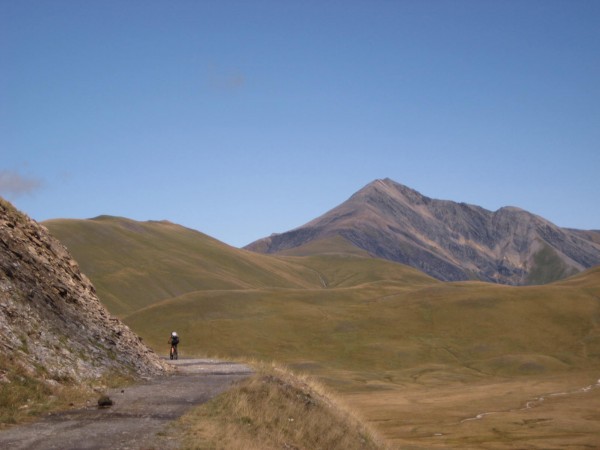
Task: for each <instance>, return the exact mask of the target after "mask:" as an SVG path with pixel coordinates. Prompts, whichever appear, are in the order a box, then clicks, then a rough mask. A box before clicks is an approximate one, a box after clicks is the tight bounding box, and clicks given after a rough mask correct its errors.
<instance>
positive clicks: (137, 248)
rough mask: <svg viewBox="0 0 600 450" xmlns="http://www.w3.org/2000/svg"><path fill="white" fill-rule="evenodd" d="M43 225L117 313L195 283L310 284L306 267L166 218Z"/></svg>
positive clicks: (216, 286)
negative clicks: (70, 253) (171, 221)
mask: <svg viewBox="0 0 600 450" xmlns="http://www.w3.org/2000/svg"><path fill="white" fill-rule="evenodd" d="M44 225H45V226H46V227H47V228H48V229H49V230H50V231H51V232H52V234H53V235H54V236H56V237H57V238H58V239H60V240H61V241H62V242H63V243H64V244H65V245H66V246H67V247H68V248H69V250H70V251H71V252H72V254H73V255H75V257H76V259H77V261H78V262H79V264H80V266H81V268H82V271H83V272H84V273H85V274H87V275H88V276H89V277H90V278H91V279H92V281H93V282H94V285H95V286H96V289H97V290H98V294H99V296H100V298H101V299H102V301H103V302H104V303H105V304H106V306H107V307H108V308H109V310H110V311H111V312H112V313H113V314H116V315H119V316H122V315H125V314H129V313H131V312H134V311H136V310H138V309H140V308H144V307H146V306H148V305H151V304H152V303H154V302H157V301H162V300H166V299H170V298H173V297H177V296H179V295H183V294H186V293H188V292H193V291H196V290H222V289H256V288H262V287H271V286H275V287H296V288H305V287H306V288H310V287H314V286H318V285H319V284H320V280H319V278H318V276H317V274H316V273H315V272H314V271H311V270H309V269H305V268H304V267H302V266H298V265H295V264H293V263H289V262H286V261H284V260H282V259H276V258H270V257H266V256H262V255H255V254H253V253H251V252H246V251H242V250H238V249H235V248H233V247H230V246H227V245H226V244H223V243H222V242H219V241H217V240H215V239H213V238H211V237H209V236H207V235H205V234H202V233H200V232H198V231H194V230H191V229H188V228H184V227H182V226H179V225H175V224H172V223H169V222H136V221H133V220H129V219H124V218H117V217H109V216H102V217H98V218H96V219H91V220H51V221H47V222H45V223H44Z"/></svg>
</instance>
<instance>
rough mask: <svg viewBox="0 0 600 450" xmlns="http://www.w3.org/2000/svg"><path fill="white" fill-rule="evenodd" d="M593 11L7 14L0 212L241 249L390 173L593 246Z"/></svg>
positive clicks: (21, 10) (275, 4)
mask: <svg viewBox="0 0 600 450" xmlns="http://www.w3.org/2000/svg"><path fill="white" fill-rule="evenodd" d="M599 23H600V2H598V1H594V0H590V1H577V0H564V1H553V0H540V1H528V0H522V1H516V0H515V1H510V0H506V1H499V0H498V1H488V0H473V1H460V0H447V1H441V0H439V1H438V0H414V1H384V0H380V1H376V0H375V1H372V0H371V1H367V0H364V1H352V0H345V1H341V0H339V1H337V0H329V1H327V0H320V1H310V0H309V1H292V0H290V1H281V0H278V1H275V0H271V1H267V0H264V1H263V0H258V1H248V0H246V1H226V0H225V1H200V0H194V1H183V0H169V1H166V0H165V1H152V0H144V1H121V0H119V1H111V0H106V1H104V0H103V1H85V2H82V1H75V0H72V1H61V0H54V1H27V0H22V1H18V2H16V1H10V0H0V61H1V64H0V195H2V196H3V197H5V198H6V199H8V200H9V201H11V202H12V203H13V204H15V205H16V206H17V207H18V208H19V209H21V210H22V211H24V212H25V213H27V214H29V215H30V216H31V217H33V218H34V219H36V220H39V221H43V220H46V219H51V218H90V217H94V216H97V215H101V214H110V215H118V216H124V217H129V218H132V219H136V220H162V219H167V220H170V221H172V222H176V223H179V224H182V225H185V226H187V227H190V228H194V229H197V230H200V231H202V232H204V233H207V234H209V235H211V236H213V237H215V238H217V239H219V240H221V241H223V242H226V243H228V244H231V245H234V246H243V245H246V244H248V243H250V242H251V241H253V240H255V239H258V238H261V237H264V236H267V235H269V234H271V233H273V232H283V231H287V230H289V229H291V228H295V227H296V226H300V225H302V224H304V223H306V222H308V221H310V220H312V219H313V218H315V217H317V216H319V215H321V214H323V213H325V212H326V211H328V210H329V209H331V208H333V207H335V206H337V205H338V204H340V203H341V202H343V201H344V200H346V199H347V198H348V197H350V195H352V194H353V193H354V192H355V191H357V190H359V189H360V188H362V187H363V186H364V185H366V184H367V183H369V182H371V181H373V180H375V179H378V178H386V177H389V178H392V179H393V180H395V181H397V182H400V183H402V184H405V185H407V186H410V187H412V188H414V189H416V190H418V191H420V192H421V193H423V194H424V195H427V196H429V197H433V198H441V199H449V200H455V201H459V202H466V203H472V204H477V205H480V206H483V207H484V208H487V209H490V210H496V209H498V208H500V207H502V206H507V205H512V206H519V207H521V208H524V209H526V210H529V211H531V212H533V213H535V214H539V215H541V216H543V217H545V218H547V219H549V220H550V221H552V222H554V223H556V224H557V225H559V226H564V227H574V228H582V229H600V207H599V204H600V203H599V200H598V199H599V194H600V176H599V174H598V172H599V169H600V26H598V24H599Z"/></svg>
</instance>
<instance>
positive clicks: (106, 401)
mask: <svg viewBox="0 0 600 450" xmlns="http://www.w3.org/2000/svg"><path fill="white" fill-rule="evenodd" d="M112 405H113V401H112V400H111V399H110V397H109V396H108V395H103V396H102V397H100V398H99V399H98V408H110V407H111V406H112Z"/></svg>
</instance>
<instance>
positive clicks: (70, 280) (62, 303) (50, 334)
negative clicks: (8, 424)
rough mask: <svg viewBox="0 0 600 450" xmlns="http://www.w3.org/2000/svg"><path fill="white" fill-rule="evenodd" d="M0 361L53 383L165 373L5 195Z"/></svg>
mask: <svg viewBox="0 0 600 450" xmlns="http://www.w3.org/2000/svg"><path fill="white" fill-rule="evenodd" d="M0 359H1V360H2V361H3V365H4V366H5V367H6V365H7V364H9V365H11V366H15V365H18V366H21V367H22V368H23V369H24V370H25V371H26V372H27V373H28V374H29V375H31V376H34V377H36V378H39V379H43V380H46V381H48V382H51V383H70V382H79V381H82V380H84V379H95V378H98V377H101V376H102V375H105V374H108V373H110V372H118V373H123V374H129V375H152V374H158V373H161V372H163V371H165V370H167V369H166V365H165V364H164V363H163V362H162V361H161V360H160V359H159V357H158V356H157V355H156V354H155V353H154V352H153V351H152V350H150V349H149V348H148V347H147V346H146V345H145V344H144V343H143V342H142V341H141V339H140V338H139V337H138V336H136V335H135V334H134V333H133V332H132V331H131V330H130V329H129V328H128V327H127V326H126V325H125V324H123V323H122V322H121V321H120V320H119V319H117V318H114V317H111V316H110V314H109V313H108V311H107V310H106V309H105V307H104V306H103V305H102V304H101V303H100V301H99V299H98V297H97V295H96V293H95V289H94V286H93V285H92V284H91V282H90V281H89V280H88V278H87V277H86V276H85V275H84V274H82V273H81V271H80V270H79V266H78V265H77V263H76V262H75V261H74V260H73V258H72V257H71V255H70V254H69V252H68V251H67V249H66V248H65V247H64V246H63V245H62V244H61V243H60V242H59V241H58V240H56V239H54V238H53V237H52V236H51V235H50V234H49V232H48V230H47V229H46V228H45V227H43V226H42V225H40V224H38V223H37V222H35V221H33V220H32V219H30V218H29V217H27V216H26V215H24V214H22V213H20V212H19V211H17V210H16V209H15V208H14V207H13V206H12V205H11V204H10V203H8V202H7V201H5V200H3V199H2V198H0ZM0 369H1V368H0ZM1 375H2V374H1V373H0V378H1Z"/></svg>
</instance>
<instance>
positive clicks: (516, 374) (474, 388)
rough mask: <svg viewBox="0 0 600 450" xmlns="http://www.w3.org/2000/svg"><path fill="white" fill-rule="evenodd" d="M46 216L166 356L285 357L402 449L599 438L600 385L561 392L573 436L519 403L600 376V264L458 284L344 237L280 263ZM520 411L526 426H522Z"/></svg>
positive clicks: (152, 225) (166, 235)
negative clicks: (552, 275) (552, 278)
mask: <svg viewBox="0 0 600 450" xmlns="http://www.w3.org/2000/svg"><path fill="white" fill-rule="evenodd" d="M45 225H46V226H48V228H50V230H51V231H52V233H53V234H55V235H56V236H58V237H59V238H60V239H61V240H62V241H63V242H64V243H65V244H66V245H67V246H68V247H69V249H70V250H71V252H72V253H73V254H74V255H75V257H76V259H77V260H78V261H79V262H80V264H81V266H82V270H83V271H84V272H85V273H87V274H88V275H89V276H90V278H91V279H92V281H93V282H94V284H95V285H96V287H97V290H98V293H99V297H100V298H101V299H102V300H103V301H104V302H105V303H106V304H107V306H108V307H109V309H110V310H111V311H112V312H113V313H117V314H119V315H120V316H121V317H122V318H123V319H124V321H125V322H126V323H127V324H128V325H130V326H131V327H132V329H133V330H134V331H136V332H137V333H138V334H140V335H141V336H142V337H143V338H144V340H145V342H147V343H148V344H149V345H150V346H151V347H153V348H154V349H155V350H157V351H159V352H162V353H166V352H167V349H168V348H167V347H168V346H167V344H166V340H167V337H168V334H169V333H170V332H171V331H172V330H177V331H178V332H179V333H180V335H181V336H182V344H181V348H180V349H181V354H183V355H184V356H186V355H188V356H191V355H209V356H221V357H226V358H238V357H244V358H246V357H252V358H256V359H259V360H265V361H270V360H276V361H279V362H281V363H285V364H287V365H288V366H290V367H291V368H292V369H294V370H297V371H304V372H308V373H310V374H312V375H315V376H317V377H319V379H321V380H322V381H323V382H325V383H326V384H327V385H329V386H330V387H331V388H333V389H335V390H336V391H337V392H338V393H341V394H343V396H344V398H345V399H346V400H347V401H348V402H349V403H350V404H351V405H352V406H353V407H354V408H355V409H356V410H357V411H358V412H359V413H360V414H362V415H363V417H365V419H366V420H368V421H370V422H372V423H373V424H375V425H376V427H377V428H378V429H379V430H380V431H382V432H383V433H384V435H385V436H386V437H387V438H388V439H389V442H390V443H392V444H394V445H396V444H397V445H399V446H403V445H413V446H415V445H416V447H415V448H434V447H435V446H437V444H436V442H439V443H440V445H442V446H446V447H445V448H448V447H453V446H455V447H456V448H468V446H467V447H465V445H466V444H469V445H471V444H473V443H474V442H475V444H473V445H475V447H472V448H480V447H478V446H479V445H483V446H487V447H488V448H511V447H510V446H511V445H513V444H514V442H515V439H516V437H515V436H517V435H519V436H520V435H521V434H523V433H525V437H524V438H523V437H521V438H519V439H526V440H527V442H528V444H531V442H534V441H532V440H531V439H534V438H533V437H532V436H533V435H532V434H531V433H533V431H535V433H537V434H536V436H538V435H539V436H541V437H538V438H535V439H537V441H535V442H538V441H539V446H538V447H536V446H535V445H538V443H534V444H535V445H534V444H531V445H533V447H532V448H547V447H548V446H553V445H563V443H564V442H567V443H569V442H570V440H569V439H570V438H569V433H570V432H569V431H568V430H569V429H570V428H569V427H571V428H573V426H574V425H573V424H572V423H570V422H568V421H569V420H574V419H575V418H578V419H579V422H577V423H578V424H579V425H577V426H580V425H581V427H582V428H581V436H583V438H582V439H583V442H584V444H585V445H588V444H589V443H590V442H592V443H594V442H593V439H592V437H593V436H597V435H599V433H600V425H598V421H597V420H596V419H594V417H596V416H595V415H594V414H592V413H589V410H597V409H598V407H600V395H596V393H597V392H600V389H596V388H594V389H590V390H589V392H591V394H586V395H587V396H586V397H585V398H583V399H580V398H575V397H570V396H563V397H557V399H560V401H562V402H563V403H561V404H560V405H558V406H556V405H554V404H553V405H554V409H553V410H548V411H544V414H545V415H546V416H547V417H546V416H544V417H542V419H544V420H545V419H548V420H553V421H555V422H553V423H556V424H558V423H561V424H562V423H563V422H564V432H563V431H557V432H556V433H554V434H552V436H551V437H547V436H549V434H548V430H543V429H541V428H540V427H542V425H540V426H539V427H538V426H537V425H536V426H531V427H527V426H526V425H527V424H531V423H530V422H527V420H531V417H529V418H528V417H524V418H518V417H520V416H518V414H525V413H518V412H517V411H520V409H519V407H520V406H522V405H523V404H525V403H526V402H527V400H528V399H529V398H530V397H532V396H533V397H535V396H536V395H538V394H539V395H542V394H548V392H550V393H551V392H559V391H565V392H568V391H569V390H574V389H576V388H577V387H578V386H583V385H585V384H590V383H593V382H595V380H597V379H598V374H599V373H600V268H596V269H592V270H589V271H587V272H585V273H582V274H580V275H578V276H575V277H572V278H569V279H566V280H563V281H561V282H556V283H553V284H549V285H544V286H530V287H510V286H503V285H494V284H487V283H479V282H460V283H442V282H439V281H436V280H434V279H432V278H430V277H428V276H426V275H424V274H422V273H420V272H418V271H416V270H414V269H412V268H409V267H407V266H403V265H401V264H396V263H392V262H389V261H384V260H380V259H374V258H370V257H366V256H364V255H361V254H354V255H352V254H344V253H343V251H342V252H340V251H339V250H340V249H342V250H343V247H344V244H343V242H342V243H340V242H328V243H324V245H326V246H328V247H327V248H328V249H329V250H330V252H329V253H326V254H322V255H319V256H278V257H274V256H266V255H261V254H255V253H250V252H247V251H244V250H239V249H235V248H232V247H229V246H227V245H225V244H223V243H220V242H218V241H216V240H214V239H212V238H210V237H208V236H206V235H203V234H201V233H198V232H196V231H192V230H188V229H185V228H183V227H180V226H177V225H173V224H170V223H164V222H161V223H157V222H148V223H139V222H134V221H130V220H127V219H120V218H109V217H103V218H98V219H95V220H90V221H52V222H48V223H46V224H45ZM586 392H588V391H586ZM433 399H435V401H433ZM556 401H558V400H556ZM583 401H585V402H588V403H585V405H587V406H588V407H589V408H588V409H585V408H583V407H581V405H582V403H581V402H583ZM589 402H591V405H592V406H590V404H589ZM547 404H550V403H547ZM409 405H411V406H410V407H409ZM499 409H500V410H503V411H505V412H506V414H504V415H499V416H498V417H506V418H507V419H506V421H505V422H502V423H496V422H494V426H492V427H490V426H488V425H489V424H490V422H491V419H488V421H487V422H486V421H484V420H477V421H468V422H462V420H463V419H465V418H468V417H471V416H476V415H477V414H480V413H481V412H482V411H486V410H487V411H498V410H499ZM541 410H542V408H540V409H539V411H541ZM494 417H496V416H494ZM508 418H510V420H509V419H508ZM513 419H514V420H523V422H522V426H520V427H516V428H517V429H515V430H513V428H515V425H514V423H515V422H514V420H513ZM494 420H496V419H494ZM511 420H513V421H512V422H511ZM536 420H537V419H536ZM540 420H541V419H540ZM561 421H562V422H561ZM565 421H566V422H565ZM567 422H568V423H567ZM535 423H538V422H535ZM539 423H540V424H543V423H545V422H543V421H540V422H539ZM594 424H595V425H594ZM584 425H585V426H584ZM561 426H562V425H561ZM436 427H437V428H436ZM494 428H495V429H496V430H503V431H502V432H503V433H505V437H504V438H502V439H500V438H499V436H498V432H496V431H494V430H493V429H494ZM436 430H438V431H436ZM528 430H529V431H528ZM531 430H533V431H531ZM560 430H562V428H560ZM590 430H591V431H590ZM440 433H441V434H440ZM519 433H520V434H519ZM535 433H534V434H535ZM550 434H551V433H550ZM435 436H437V437H438V438H439V437H440V436H447V438H444V439H437V441H432V440H431V439H433V438H434V437H435ZM450 436H451V437H452V439H450ZM588 437H589V439H588ZM477 439H479V440H477ZM586 439H587V440H586ZM497 442H504V443H505V445H507V447H502V446H499V447H494V446H491V443H494V445H496V443H497ZM434 444H435V445H434ZM484 444H485V445H484ZM420 445H422V447H419V446H420ZM502 445H504V444H502ZM490 446H491V447H490ZM582 448H583V447H582Z"/></svg>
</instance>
